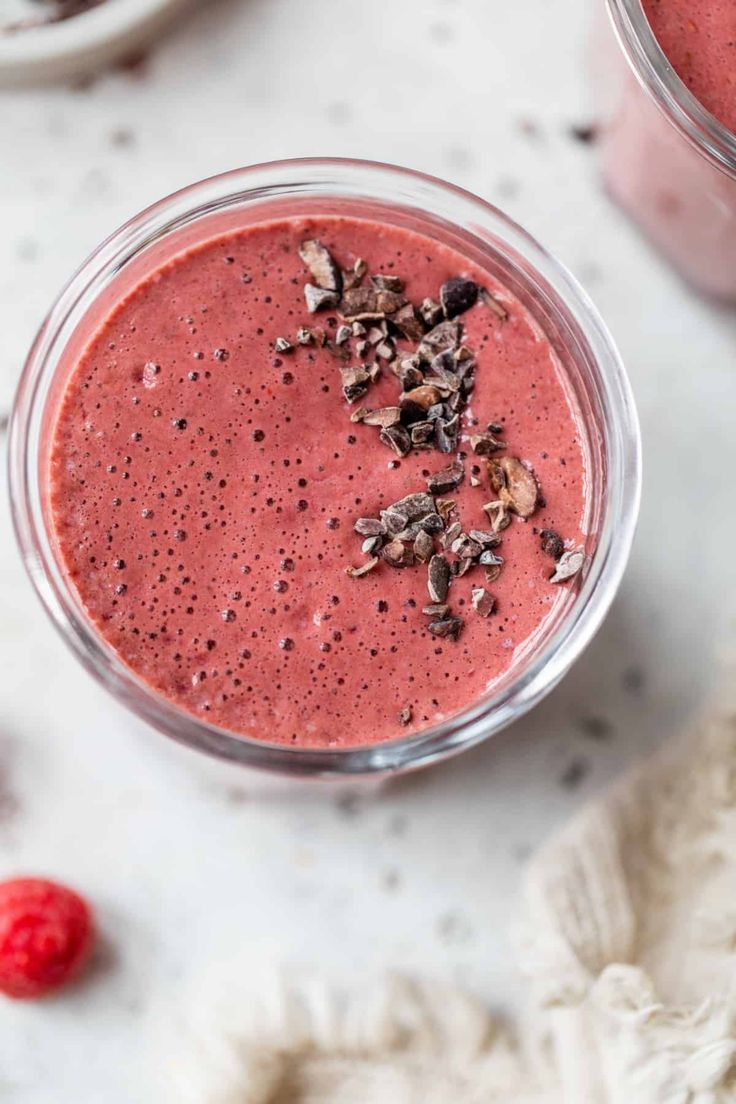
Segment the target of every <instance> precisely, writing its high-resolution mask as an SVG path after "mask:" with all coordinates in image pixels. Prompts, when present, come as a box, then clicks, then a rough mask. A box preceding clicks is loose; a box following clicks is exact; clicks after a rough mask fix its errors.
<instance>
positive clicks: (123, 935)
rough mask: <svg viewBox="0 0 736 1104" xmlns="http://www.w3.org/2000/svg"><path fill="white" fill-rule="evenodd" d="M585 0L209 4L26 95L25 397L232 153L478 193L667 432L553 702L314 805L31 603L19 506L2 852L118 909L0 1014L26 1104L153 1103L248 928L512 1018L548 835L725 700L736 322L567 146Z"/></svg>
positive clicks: (2, 754) (646, 420) (9, 139)
mask: <svg viewBox="0 0 736 1104" xmlns="http://www.w3.org/2000/svg"><path fill="white" fill-rule="evenodd" d="M597 2H599V0H597ZM590 7H591V5H590V4H589V3H586V2H585V0H525V2H524V3H523V4H508V3H502V2H501V0H424V2H423V3H419V0H403V3H401V4H391V5H389V4H388V3H387V2H384V3H383V4H380V3H379V4H378V5H375V4H374V5H365V4H361V3H358V2H357V0H319V2H317V0H311V3H299V2H298V0H240V2H238V0H222V2H215V0H208V2H207V3H202V4H200V6H199V8H200V10H199V11H198V12H196V13H195V14H194V16H193V17H191V18H188V19H186V20H183V21H182V23H181V24H180V25H179V26H178V27H176V28H175V30H174V32H173V33H172V34H171V35H170V37H168V38H167V39H166V41H165V42H162V43H161V44H160V48H159V49H157V50H156V51H154V52H152V53H151V54H149V55H148V56H147V57H145V58H140V59H137V61H136V63H135V64H129V65H127V66H126V67H124V68H119V69H117V70H116V71H114V72H110V73H107V74H105V75H103V76H101V77H99V78H98V79H96V80H94V81H92V82H89V81H82V82H78V84H77V86H76V87H73V88H71V87H61V88H46V89H38V90H32V91H15V92H7V91H6V92H2V93H0V135H2V142H1V145H0V353H1V354H2V355H1V356H0V412H3V413H6V412H7V410H8V408H9V405H10V402H11V397H12V393H13V389H14V387H15V383H16V379H17V376H18V372H19V369H20V365H21V363H22V360H23V357H24V354H25V351H26V349H27V346H28V344H29V342H30V340H31V337H32V335H33V333H34V330H35V328H36V326H37V325H38V323H39V321H40V319H41V317H42V315H43V313H44V311H45V309H46V308H47V306H48V305H49V303H50V300H51V298H52V296H53V295H54V294H55V292H56V291H57V289H58V287H59V286H60V284H61V282H62V281H63V280H64V279H65V278H66V277H67V276H68V274H69V273H70V272H71V271H72V270H73V269H74V268H75V267H76V266H77V265H78V264H79V263H80V262H81V260H82V259H83V258H84V256H85V255H86V254H87V252H88V251H89V250H90V249H91V248H92V247H93V246H94V245H95V244H96V243H97V242H98V240H99V239H101V238H102V237H103V236H104V235H106V234H107V233H108V232H109V231H110V230H111V229H112V228H113V227H115V226H116V225H117V224H118V223H120V222H121V221H122V220H123V219H124V218H126V217H127V216H129V215H131V214H133V213H134V212H135V211H136V210H138V209H139V208H140V207H142V206H144V205H145V204H147V203H149V202H150V201H152V200H154V199H156V198H158V197H159V196H160V195H163V194H164V193H166V192H169V191H171V190H173V189H174V188H177V187H179V186H180V185H183V184H185V183H187V182H189V181H191V180H193V179H196V178H198V177H201V176H205V175H209V174H210V173H213V172H217V171H220V170H222V169H226V168H230V167H232V166H235V165H238V164H244V163H248V162H253V161H262V160H268V159H271V158H279V157H286V156H298V155H306V154H315V153H317V154H335V155H337V154H339V155H348V156H350V155H354V156H362V157H371V158H377V159H381V160H387V161H397V162H402V163H405V164H407V165H412V166H415V167H417V168H420V169H425V170H427V171H429V172H433V173H437V174H438V175H441V176H444V177H447V178H449V179H450V180H453V181H456V182H457V183H460V184H463V185H465V186H467V187H469V188H471V189H473V190H475V191H476V192H478V193H479V194H480V195H482V196H485V197H488V198H489V199H491V200H493V201H494V202H496V203H498V204H500V205H501V206H503V207H505V208H506V209H507V210H508V211H509V212H510V213H511V214H512V215H513V216H514V217H516V218H517V219H518V220H519V221H521V222H522V223H524V224H525V225H526V226H528V228H529V229H530V230H531V231H532V232H533V233H535V234H536V235H537V236H538V237H539V238H540V239H541V240H542V241H543V242H544V243H545V244H546V245H548V246H549V247H550V248H551V249H552V250H553V251H555V252H556V253H557V254H558V255H559V256H560V257H561V258H562V259H563V260H564V261H566V262H567V264H568V265H569V266H570V267H571V268H572V270H573V271H574V272H575V273H576V274H577V275H578V276H579V278H580V279H581V280H582V281H583V283H584V284H585V285H586V286H587V288H588V290H589V291H590V292H591V294H592V295H593V297H594V299H595V300H596V302H597V304H598V306H599V307H600V309H601V311H602V312H603V314H604V316H605V317H606V319H607V321H608V323H609V325H610V327H611V329H612V331H613V333H614V335H615V337H616V339H617V340H618V342H619V344H620V347H621V349H622V352H623V354H624V358H625V360H626V362H627V364H628V367H629V371H630V374H631V378H632V381H633V385H634V390H635V392H636V396H637V399H638V403H639V409H640V413H641V418H642V423H643V432H644V454H645V455H644V459H645V484H644V501H643V509H642V520H641V524H640V528H639V534H638V538H637V541H636V546H635V550H634V554H633V558H632V562H631V567H630V570H629V572H628V575H627V578H626V582H625V584H624V586H623V588H622V591H621V594H620V597H619V598H618V600H617V602H616V604H615V606H614V608H613V611H612V613H611V615H610V616H609V618H608V621H607V623H606V625H605V627H604V628H603V630H602V631H601V633H600V635H599V636H598V638H597V640H596V641H595V642H594V644H593V645H592V647H591V648H590V649H589V651H588V652H587V654H586V655H585V657H584V658H583V659H582V660H581V662H579V663H578V665H577V666H576V668H575V669H574V670H573V672H572V673H571V674H570V675H569V676H568V678H567V679H566V680H565V681H564V683H563V684H562V685H561V686H560V687H559V689H558V690H557V691H556V692H555V693H554V694H553V695H552V697H551V698H549V699H548V700H547V702H545V703H544V704H543V705H542V707H541V708H539V709H537V710H536V711H535V712H534V713H533V714H532V715H531V716H529V717H527V718H526V719H525V720H523V721H522V722H520V723H519V724H517V725H516V726H514V727H513V728H511V729H509V730H507V731H506V732H505V733H503V734H502V735H501V736H500V737H498V738H496V739H495V740H493V741H492V742H490V743H488V744H486V745H485V746H483V747H481V748H479V749H477V750H475V751H473V752H470V753H468V754H466V755H464V756H462V757H460V758H458V759H456V760H454V761H453V762H451V763H448V764H446V765H444V766H442V767H439V768H437V769H435V770H433V771H430V772H428V773H423V774H420V775H417V776H413V777H410V778H406V779H404V780H398V781H395V782H393V783H391V784H390V785H387V786H386V787H385V788H384V789H382V790H379V791H375V790H370V791H365V792H362V791H346V790H344V789H335V788H328V787H325V786H321V787H316V788H302V789H301V790H297V791H294V790H293V789H290V791H289V795H288V801H287V800H285V799H284V787H281V786H279V785H274V784H273V783H268V784H266V783H265V782H264V781H263V780H262V779H261V778H260V777H257V776H251V775H247V774H244V773H239V772H237V771H235V770H232V769H231V770H223V769H222V768H220V767H219V765H217V764H210V763H208V762H207V761H204V760H201V759H200V758H198V757H196V756H194V755H193V754H191V753H188V752H185V751H183V750H181V749H179V748H177V747H175V746H173V745H170V744H168V743H167V742H166V741H164V740H163V739H162V738H161V737H159V736H157V735H155V734H154V733H152V732H149V731H147V730H146V729H145V728H144V727H143V725H142V724H141V723H139V722H138V721H136V720H135V719H134V718H133V717H132V716H131V715H129V714H127V713H126V712H125V711H124V710H123V709H122V708H121V707H119V706H118V705H116V704H115V703H114V702H113V701H112V700H111V699H110V698H108V697H107V696H106V695H105V694H104V693H103V691H102V690H101V689H100V688H98V687H97V686H96V685H94V684H93V683H92V681H91V680H90V678H89V677H88V676H87V675H86V674H85V673H84V672H83V671H82V670H81V668H80V667H79V666H78V665H77V663H76V662H75V661H74V660H73V659H72V657H71V655H70V654H69V653H68V652H67V651H66V649H65V648H64V646H63V644H62V642H61V641H60V640H59V639H58V638H57V637H56V635H55V634H54V632H53V630H52V629H51V628H50V625H49V624H48V623H47V621H46V619H45V616H44V614H43V613H42V611H41V609H40V607H39V604H38V603H37V601H36V600H35V598H34V596H33V594H32V592H31V588H30V585H29V583H28V582H27V580H26V578H25V576H24V573H23V570H22V568H21V564H20V560H19V556H18V553H17V551H16V549H15V545H14V542H13V539H12V536H11V528H10V520H9V515H8V508H7V503H6V501H5V498H4V497H3V499H2V505H1V507H0V511H1V522H0V524H1V525H2V540H0V605H1V610H2V613H1V616H0V663H1V664H2V681H1V683H0V686H1V691H0V692H1V694H2V698H1V699H0V705H1V713H0V875H4V874H6V873H7V874H9V873H12V872H16V871H33V872H36V871H38V872H46V873H48V874H50V875H52V876H57V877H59V878H62V879H68V880H69V881H70V882H72V883H73V884H75V885H77V886H79V887H80V888H81V889H82V890H83V891H85V892H86V893H87V894H89V896H90V897H91V898H92V899H93V900H94V901H95V902H96V904H97V906H98V909H99V912H100V917H101V923H102V928H103V932H104V945H103V948H102V952H101V953H100V955H99V956H98V961H97V964H96V969H95V971H94V975H93V976H92V977H91V978H90V979H89V980H88V982H87V984H85V985H83V986H81V987H79V988H78V989H77V990H75V991H73V992H71V993H69V994H68V995H66V996H64V997H63V998H60V999H57V1000H55V1001H52V1002H49V1003H46V1004H41V1005H35V1006H30V1005H29V1006H23V1007H19V1006H17V1005H12V1006H10V1005H6V1004H3V1005H2V1006H0V1096H1V1097H2V1100H3V1101H8V1102H11V1104H19V1102H23V1104H41V1102H43V1104H46V1102H49V1104H51V1102H53V1104H58V1102H59V1101H61V1100H63V1101H67V1100H70V1101H71V1100H81V1101H87V1100H104V1101H105V1104H122V1102H123V1101H125V1102H130V1101H133V1100H135V1101H148V1100H150V1099H153V1098H154V1097H153V1095H152V1090H151V1089H150V1082H149V1081H148V1076H149V1075H148V1069H147V1064H148V1062H149V1060H150V1056H149V1055H146V1054H145V1052H146V1050H147V1049H148V1048H146V1047H145V1045H142V1044H143V1036H144V1035H145V1034H146V1031H145V1024H146V1023H147V1022H148V1021H147V1018H146V1016H147V1012H148V1011H149V1009H150V1007H151V1005H152V1004H153V1003H154V1002H156V1001H158V1000H159V999H160V998H161V997H162V996H165V995H166V994H167V993H171V992H175V991H176V990H175V986H176V985H178V984H179V981H180V979H182V978H183V977H188V976H189V975H190V974H191V973H192V971H196V970H197V969H199V968H201V966H202V964H203V963H204V962H205V961H206V960H207V958H208V957H211V956H217V957H218V958H223V957H227V956H228V955H229V954H232V953H234V952H235V951H236V949H239V948H240V947H241V946H243V945H244V944H248V943H252V944H253V945H256V946H263V945H266V946H268V947H269V948H272V949H273V951H274V952H275V953H278V954H279V955H280V956H281V957H284V958H288V959H291V960H295V961H299V962H302V963H311V964H315V965H317V966H318V967H321V966H324V967H325V968H328V969H329V970H330V971H331V972H332V971H334V972H338V973H342V974H345V973H346V972H349V971H351V970H354V969H356V968H358V969H360V971H361V972H362V973H364V972H366V971H368V972H370V971H372V970H376V969H380V968H383V967H385V966H390V967H399V968H402V969H406V970H409V971H421V972H424V973H428V974H430V975H433V976H442V977H449V978H451V979H455V980H457V981H459V982H461V983H464V984H466V985H468V986H469V987H470V988H472V989H473V990H475V991H477V992H478V993H480V994H481V995H482V996H484V997H486V998H488V999H489V1000H490V1001H491V1002H492V1004H493V1005H494V1006H496V1007H500V1008H510V1007H512V1006H513V1005H514V1003H515V1002H516V1001H517V999H518V992H519V982H518V979H517V976H516V973H515V969H514V965H513V955H512V953H511V951H510V940H509V927H510V922H511V920H512V918H513V915H514V908H515V897H516V895H517V894H518V889H519V885H520V876H521V871H522V867H523V863H524V860H525V858H526V856H527V855H528V854H529V853H530V851H532V850H533V849H534V848H535V847H536V846H537V845H538V844H539V842H540V841H541V840H543V839H544V838H545V837H546V836H547V834H548V833H549V831H550V830H551V829H552V828H553V827H554V826H555V825H557V824H559V823H560V822H562V821H563V820H564V819H565V817H567V816H568V815H569V814H570V813H571V812H572V810H574V809H575V808H576V807H577V806H578V805H579V804H580V803H581V802H582V801H583V800H584V799H585V798H586V797H588V796H589V795H590V794H592V793H594V792H595V791H596V790H597V789H598V788H599V787H601V786H602V785H604V784H605V783H606V782H607V781H608V780H609V779H611V778H613V777H615V776H616V775H617V774H618V773H619V772H620V771H621V770H622V769H623V768H624V767H625V766H626V764H628V763H630V762H631V761H632V760H635V759H636V758H638V757H640V756H641V755H643V754H645V753H646V752H647V751H648V750H649V749H650V748H652V747H653V746H655V745H656V744H657V743H658V741H659V740H660V739H661V738H662V737H663V735H665V734H666V733H668V732H669V731H671V730H672V728H673V727H674V726H679V725H681V724H682V723H683V722H684V721H685V720H686V718H687V717H688V716H689V715H690V714H691V713H692V712H693V711H694V710H695V709H696V708H697V707H698V705H699V703H700V702H701V700H702V699H703V698H704V697H705V696H706V695H707V693H708V690H709V688H710V686H711V683H712V680H713V672H714V666H715V663H716V658H715V657H716V656H717V654H718V652H719V651H720V649H721V648H722V647H723V646H724V644H725V642H726V641H727V639H728V637H729V636H731V635H732V622H731V620H730V619H731V618H732V615H733V601H732V598H733V594H734V568H733V551H732V545H733V539H734V536H735V535H736V534H735V533H734V521H733V516H732V511H729V510H728V509H725V508H724V499H723V496H724V494H725V493H726V488H727V487H728V486H729V485H730V475H729V473H730V469H731V468H732V466H733V459H734V445H733V412H734V403H735V400H736V316H735V315H733V314H729V313H728V312H726V311H722V310H719V309H717V308H714V307H710V306H708V305H706V304H705V303H703V302H701V301H698V300H697V299H696V298H694V297H692V296H691V295H690V294H688V293H687V292H686V291H685V289H684V288H683V287H682V286H681V285H680V283H679V282H678V280H677V279H676V278H675V277H674V276H673V275H672V274H671V273H670V272H669V271H668V270H667V269H666V268H664V267H663V265H662V264H661V263H660V262H659V260H658V259H657V258H656V257H654V256H653V255H652V254H651V253H650V251H649V249H648V248H647V246H646V245H645V243H644V242H642V241H641V240H640V239H639V237H638V236H637V234H636V232H635V231H634V230H633V229H632V228H631V227H630V226H629V224H628V223H627V222H626V221H625V220H624V218H623V217H622V216H621V215H620V214H619V212H618V211H617V210H616V209H614V208H613V207H612V206H611V205H610V204H609V202H608V201H607V199H606V198H605V196H604V195H603V194H602V193H601V191H600V189H599V186H598V181H597V177H596V168H595V159H594V151H593V150H592V149H591V148H590V147H589V146H587V145H585V144H584V143H581V142H580V141H578V140H575V139H574V138H573V137H572V136H571V133H570V128H571V126H572V125H574V124H580V123H586V122H588V121H589V119H590V117H591V113H592V107H591V104H590V103H589V99H588V95H587V91H586V82H585V72H584V41H585V20H586V13H587V12H588V10H589V9H590ZM532 30H533V33H532ZM3 462H4V461H3ZM720 473H725V474H720ZM729 514H730V515H731V516H729ZM726 598H730V601H726V600H725V599H726ZM147 1086H148V1087H147Z"/></svg>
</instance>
